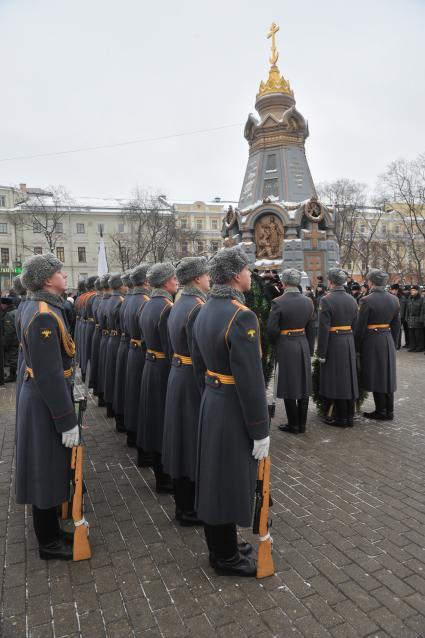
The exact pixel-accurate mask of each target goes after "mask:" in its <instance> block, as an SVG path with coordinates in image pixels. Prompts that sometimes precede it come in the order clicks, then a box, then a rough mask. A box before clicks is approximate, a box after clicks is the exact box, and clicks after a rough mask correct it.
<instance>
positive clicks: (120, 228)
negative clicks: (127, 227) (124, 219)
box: [117, 223, 124, 233]
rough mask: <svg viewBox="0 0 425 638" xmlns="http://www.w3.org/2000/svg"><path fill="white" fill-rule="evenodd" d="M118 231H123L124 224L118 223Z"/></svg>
mask: <svg viewBox="0 0 425 638" xmlns="http://www.w3.org/2000/svg"><path fill="white" fill-rule="evenodd" d="M117 230H118V232H119V233H123V232H124V224H121V223H120V224H118V228H117Z"/></svg>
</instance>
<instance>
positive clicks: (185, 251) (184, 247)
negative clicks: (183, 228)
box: [181, 241, 189, 255]
mask: <svg viewBox="0 0 425 638" xmlns="http://www.w3.org/2000/svg"><path fill="white" fill-rule="evenodd" d="M181 245H182V255H188V254H189V242H188V241H182V243H181Z"/></svg>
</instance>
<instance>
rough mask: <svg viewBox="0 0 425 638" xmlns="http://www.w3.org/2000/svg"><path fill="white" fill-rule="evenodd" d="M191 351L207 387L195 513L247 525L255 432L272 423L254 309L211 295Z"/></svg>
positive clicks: (258, 436)
mask: <svg viewBox="0 0 425 638" xmlns="http://www.w3.org/2000/svg"><path fill="white" fill-rule="evenodd" d="M192 356H193V365H194V369H195V374H196V377H197V379H198V382H199V383H200V387H201V389H202V388H203V394H202V400H201V409H200V417H199V438H198V461H197V476H196V485H197V487H196V510H197V514H198V516H199V518H201V519H202V520H203V521H204V522H205V523H208V524H211V525H216V524H221V523H236V524H237V525H240V526H242V527H248V526H249V525H251V522H252V514H253V496H254V490H255V482H256V475H257V461H256V460H255V459H254V458H253V456H252V447H253V439H262V438H264V437H266V436H267V435H268V431H269V417H268V409H267V399H266V392H265V385H264V376H263V372H262V367H261V354H260V345H259V325H258V320H257V317H256V315H255V314H254V313H253V312H252V311H251V310H249V309H248V308H247V307H246V306H244V305H242V304H241V303H240V302H238V301H236V300H235V299H232V298H230V297H213V296H212V297H211V298H210V299H209V300H208V301H207V303H206V304H205V305H204V306H203V307H202V308H201V310H200V311H199V314H198V317H197V319H196V321H195V325H194V330H193V353H192ZM207 370H209V371H210V374H207V375H206V376H205V377H204V378H203V375H204V374H205V372H206V371H207ZM211 373H212V375H211ZM214 373H219V374H220V375H228V376H232V377H233V379H234V383H230V384H227V383H223V382H222V381H221V380H220V379H219V378H218V377H217V376H214ZM223 379H225V377H223Z"/></svg>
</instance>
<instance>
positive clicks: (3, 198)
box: [0, 195, 6, 208]
mask: <svg viewBox="0 0 425 638" xmlns="http://www.w3.org/2000/svg"><path fill="white" fill-rule="evenodd" d="M0 206H1V207H2V208H4V207H5V206H6V195H0Z"/></svg>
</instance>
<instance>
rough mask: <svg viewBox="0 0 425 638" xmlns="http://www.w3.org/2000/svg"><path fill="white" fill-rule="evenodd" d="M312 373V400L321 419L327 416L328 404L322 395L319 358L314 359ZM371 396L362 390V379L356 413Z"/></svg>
mask: <svg viewBox="0 0 425 638" xmlns="http://www.w3.org/2000/svg"><path fill="white" fill-rule="evenodd" d="M312 372H313V392H312V399H313V401H314V404H315V406H316V408H317V411H318V413H319V415H320V416H321V417H324V416H326V414H325V412H326V404H325V399H324V397H323V396H322V395H321V394H320V362H319V359H318V357H316V356H315V357H314V358H313V362H312ZM358 374H359V373H358V372H357V377H358ZM368 396H369V393H368V392H367V391H366V390H362V389H361V386H360V379H359V398H358V399H357V401H356V411H357V412H360V410H361V408H362V406H363V403H364V402H365V401H366V399H367V397H368Z"/></svg>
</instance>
